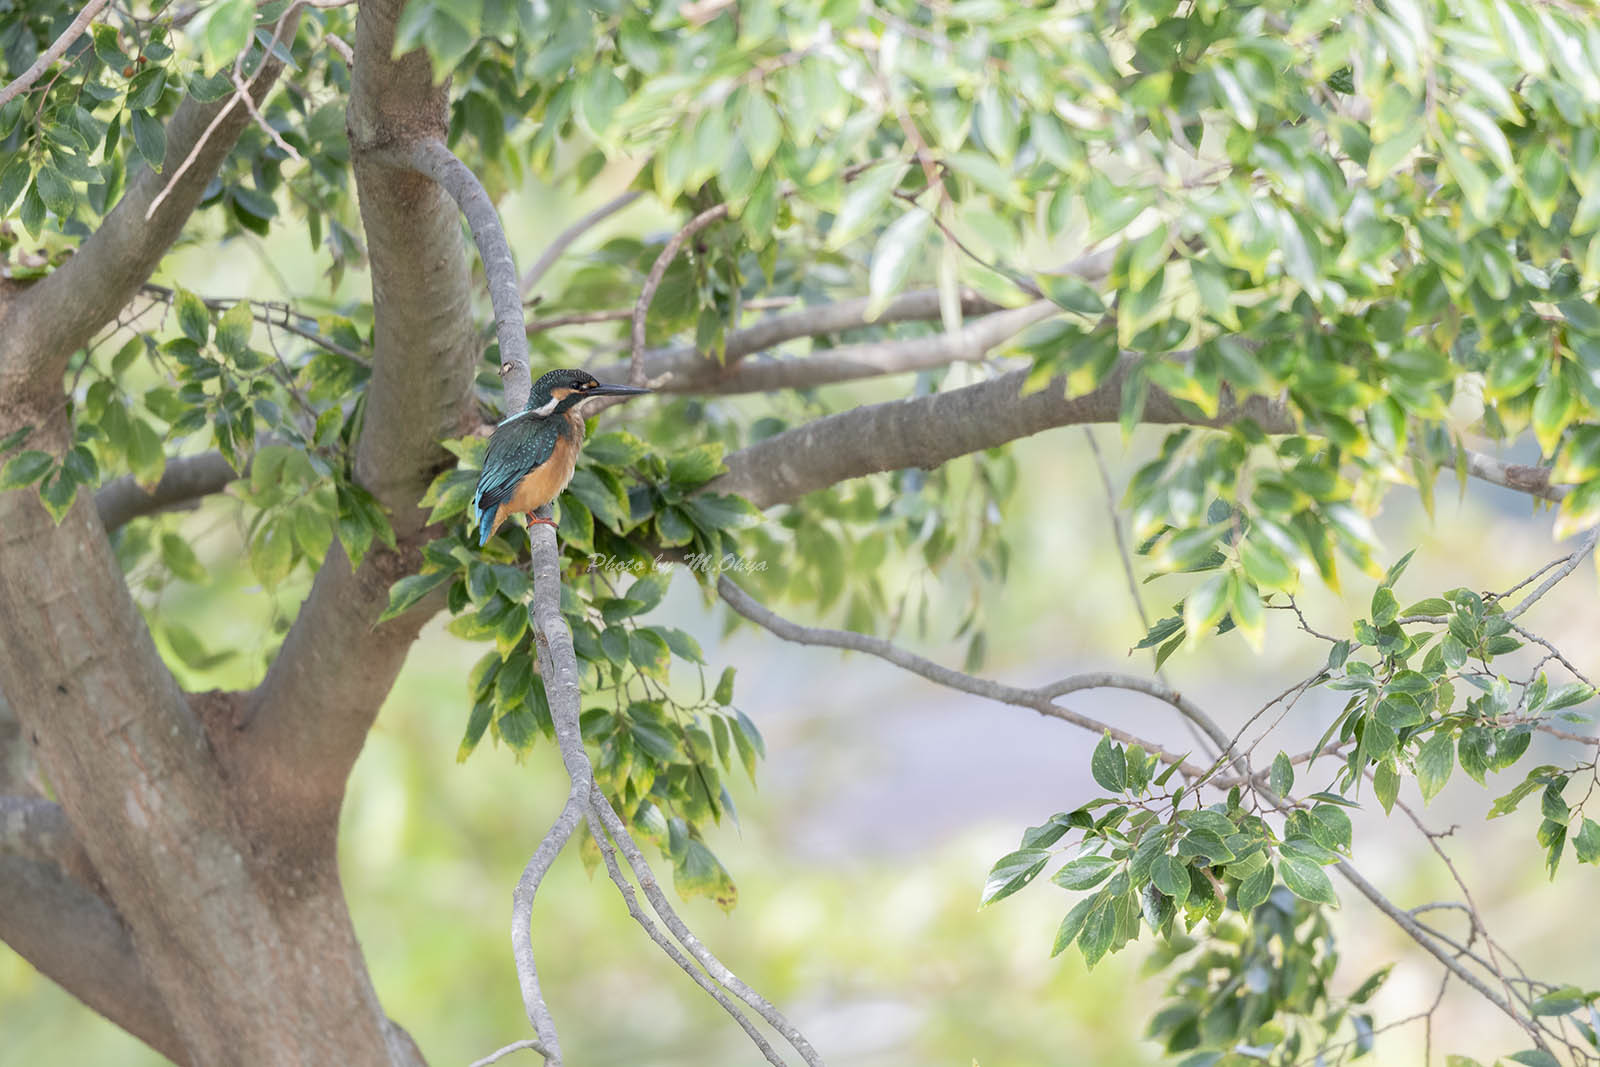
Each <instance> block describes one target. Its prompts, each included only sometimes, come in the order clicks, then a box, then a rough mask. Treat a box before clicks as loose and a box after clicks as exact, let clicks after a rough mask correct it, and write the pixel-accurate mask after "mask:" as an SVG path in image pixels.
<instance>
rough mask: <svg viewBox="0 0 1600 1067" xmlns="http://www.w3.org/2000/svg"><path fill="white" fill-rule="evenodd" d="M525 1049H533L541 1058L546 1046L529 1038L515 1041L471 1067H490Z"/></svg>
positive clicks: (473, 1063)
mask: <svg viewBox="0 0 1600 1067" xmlns="http://www.w3.org/2000/svg"><path fill="white" fill-rule="evenodd" d="M525 1048H531V1049H533V1051H535V1052H537V1053H538V1054H539V1055H541V1056H544V1055H545V1051H544V1046H543V1045H541V1044H540V1043H539V1042H538V1040H537V1039H535V1038H531V1037H529V1038H524V1039H523V1040H521V1041H513V1042H511V1044H509V1045H507V1046H506V1047H505V1048H498V1049H495V1050H494V1051H493V1052H491V1053H489V1054H488V1055H487V1056H485V1057H484V1058H483V1059H481V1060H473V1061H472V1064H471V1067H489V1064H491V1063H494V1062H496V1061H498V1060H499V1059H501V1058H502V1057H504V1056H509V1055H511V1053H513V1052H520V1051H522V1050H523V1049H525ZM548 1059H549V1057H546V1060H547V1061H548Z"/></svg>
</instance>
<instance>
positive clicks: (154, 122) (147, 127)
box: [128, 111, 167, 173]
mask: <svg viewBox="0 0 1600 1067" xmlns="http://www.w3.org/2000/svg"><path fill="white" fill-rule="evenodd" d="M128 125H129V126H130V127H131V128H132V130H133V144H134V147H135V148H137V149H138V150H139V155H141V156H143V157H144V161H145V163H147V164H148V165H149V167H150V169H151V170H153V171H156V172H157V173H160V171H161V166H162V163H163V161H165V159H166V158H167V128H166V127H165V126H163V125H162V124H161V120H160V119H158V118H156V117H155V116H154V115H152V114H150V112H148V111H134V112H131V113H130V114H129V116H128Z"/></svg>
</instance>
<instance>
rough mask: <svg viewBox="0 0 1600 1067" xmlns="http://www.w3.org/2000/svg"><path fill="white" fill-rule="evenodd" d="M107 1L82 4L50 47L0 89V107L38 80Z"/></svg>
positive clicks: (81, 32) (80, 35) (81, 33)
mask: <svg viewBox="0 0 1600 1067" xmlns="http://www.w3.org/2000/svg"><path fill="white" fill-rule="evenodd" d="M109 2H110V0H89V3H87V4H84V5H83V10H82V11H79V12H78V14H77V17H76V18H74V19H73V20H72V21H71V22H69V23H68V24H67V28H66V29H64V30H62V31H61V33H60V35H59V36H57V37H56V39H55V40H54V41H51V42H50V47H49V48H46V49H45V50H44V51H43V52H41V53H40V54H39V58H38V59H36V60H34V61H33V64H32V65H31V66H30V67H28V69H27V70H25V71H23V72H22V73H21V74H19V75H17V77H16V78H14V79H13V80H12V81H11V82H10V83H9V84H8V85H6V87H5V88H3V89H0V107H5V106H6V105H7V104H9V103H10V102H11V100H12V98H13V97H15V96H18V95H19V94H21V93H25V92H27V91H28V88H29V86H31V85H33V83H34V82H36V81H38V80H39V77H40V75H42V74H43V73H44V72H45V71H47V70H49V69H50V65H51V64H52V63H54V62H55V61H56V60H58V59H60V58H61V56H62V55H63V54H64V53H65V52H66V50H67V49H69V48H71V47H72V46H73V44H74V43H75V42H76V41H77V40H78V38H79V37H82V36H83V32H84V31H85V30H87V29H88V28H89V24H90V23H91V22H93V21H94V20H95V17H96V16H98V15H99V14H100V11H101V9H103V8H104V7H105V6H106V4H107V3H109Z"/></svg>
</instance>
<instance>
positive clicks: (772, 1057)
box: [589, 785, 821, 1067]
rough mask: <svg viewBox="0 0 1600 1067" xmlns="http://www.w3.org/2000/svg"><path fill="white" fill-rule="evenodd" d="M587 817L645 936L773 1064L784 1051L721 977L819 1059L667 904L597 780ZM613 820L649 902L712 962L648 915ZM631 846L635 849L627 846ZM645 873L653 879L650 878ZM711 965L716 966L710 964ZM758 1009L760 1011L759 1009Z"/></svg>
mask: <svg viewBox="0 0 1600 1067" xmlns="http://www.w3.org/2000/svg"><path fill="white" fill-rule="evenodd" d="M589 819H590V823H589V832H590V834H592V835H593V837H594V840H595V843H596V844H597V845H599V846H600V858H601V859H602V860H603V861H604V863H605V865H606V873H607V874H608V875H610V876H611V882H612V884H613V885H615V886H616V887H617V892H619V893H621V894H622V901H623V903H624V904H625V905H626V906H627V908H628V914H629V915H631V916H633V919H634V921H635V922H637V923H638V924H639V925H640V926H641V927H643V928H644V932H645V934H646V936H648V937H649V938H650V940H652V941H654V942H655V943H656V945H657V946H658V947H659V948H660V949H661V951H662V952H665V953H666V954H667V957H668V958H669V959H670V960H672V962H673V963H675V964H677V965H678V968H679V969H680V970H682V971H683V973H684V974H687V975H688V976H689V977H690V978H691V979H693V980H694V983H695V985H697V986H699V987H700V988H701V989H703V990H705V991H706V993H707V994H709V995H710V997H711V999H712V1000H715V1001H716V1002H717V1003H718V1004H720V1005H721V1006H722V1010H724V1011H726V1012H727V1013H728V1014H729V1015H731V1016H732V1017H733V1020H734V1022H736V1023H738V1024H739V1028H740V1029H741V1030H743V1031H744V1032H745V1034H746V1035H748V1036H749V1038H750V1040H751V1042H752V1043H754V1044H755V1046H756V1048H757V1049H759V1050H760V1051H761V1054H762V1055H763V1056H764V1057H766V1060H767V1062H768V1063H770V1064H772V1065H773V1067H784V1061H783V1057H782V1056H779V1055H778V1052H777V1050H776V1049H774V1048H773V1047H772V1044H771V1042H769V1041H768V1040H767V1039H766V1037H765V1036H763V1034H762V1033H761V1031H760V1030H757V1029H756V1027H755V1024H754V1023H752V1022H751V1021H750V1019H749V1018H748V1017H747V1016H746V1015H745V1013H744V1012H742V1011H740V1010H739V1006H738V1005H737V1004H735V1003H734V1002H733V999H732V998H731V997H729V996H728V994H727V993H724V992H723V991H722V989H721V987H720V986H718V984H717V982H722V983H723V984H724V985H729V986H730V988H731V986H732V985H733V984H737V985H739V986H740V987H742V988H743V989H744V991H745V992H747V993H749V994H750V995H752V996H755V997H756V998H757V999H758V1000H759V1001H760V1003H761V1004H762V1005H764V1006H765V1007H766V1008H767V1010H768V1011H770V1012H772V1013H773V1015H774V1016H775V1017H776V1018H777V1019H778V1020H779V1021H780V1022H781V1023H782V1025H783V1027H784V1028H786V1029H787V1030H788V1031H791V1032H792V1033H793V1034H794V1036H793V1037H792V1038H791V1037H790V1036H789V1033H784V1037H785V1038H787V1039H789V1040H790V1041H791V1042H795V1041H798V1042H799V1044H797V1045H796V1049H797V1050H798V1051H799V1052H800V1054H801V1056H803V1057H805V1059H806V1062H807V1063H811V1064H820V1063H821V1061H820V1060H819V1059H817V1058H816V1052H815V1050H813V1049H812V1048H811V1045H810V1044H809V1043H808V1042H807V1041H806V1039H805V1037H804V1035H802V1034H801V1033H800V1032H799V1031H798V1030H795V1029H794V1028H793V1027H792V1026H790V1025H789V1023H788V1021H787V1020H785V1019H783V1017H782V1016H781V1015H777V1014H776V1013H777V1009H775V1008H773V1007H772V1005H770V1004H768V1003H767V1002H766V1000H765V999H763V998H761V997H760V996H759V994H756V993H755V991H754V990H752V989H750V987H749V986H746V985H744V983H743V982H740V981H739V979H738V978H737V977H736V976H735V975H734V973H733V972H732V971H730V970H728V969H727V968H726V967H724V966H722V964H721V963H720V962H719V961H717V959H716V958H715V957H714V956H712V955H711V954H710V953H709V952H707V951H706V950H705V948H704V946H702V945H701V944H700V942H699V941H698V939H696V938H695V937H694V935H693V934H692V933H689V932H688V927H687V926H683V924H682V922H681V920H679V919H678V917H677V915H676V913H674V912H673V911H672V908H671V905H669V904H667V902H666V896H665V894H662V893H661V892H660V888H659V886H657V885H656V884H655V876H654V874H653V873H652V872H651V871H650V867H649V864H647V863H646V862H645V860H644V856H643V854H641V853H640V852H639V851H638V848H637V847H636V846H634V845H633V841H632V839H631V838H629V837H628V835H627V828H626V827H624V826H623V824H622V818H621V816H619V815H618V814H617V812H616V809H614V808H613V807H612V806H611V802H610V801H608V800H607V799H606V798H605V794H604V793H602V792H601V791H600V787H599V786H597V785H595V786H591V789H590V794H589ZM613 826H614V827H617V828H618V832H619V833H620V834H621V835H622V836H621V837H619V838H618V839H617V840H618V842H619V844H620V845H621V847H622V848H623V851H624V852H625V853H626V854H627V855H628V858H629V865H630V866H632V867H633V869H634V871H635V877H637V878H638V879H639V883H640V885H641V886H645V894H646V896H649V897H650V903H651V906H652V907H653V908H655V910H656V913H657V914H663V911H662V909H663V908H665V909H666V911H665V914H666V915H670V916H671V919H670V920H669V921H668V924H667V925H668V926H669V927H672V926H673V925H674V923H676V925H677V926H680V927H682V929H683V931H684V934H683V935H680V940H682V937H683V936H685V935H686V936H687V937H688V938H689V940H690V941H691V942H693V944H694V946H695V947H696V948H698V949H699V951H700V953H702V954H704V956H705V957H706V959H708V960H709V961H710V963H709V964H706V962H705V961H704V960H702V966H705V967H706V970H702V969H701V968H700V967H696V966H695V965H694V962H693V961H691V960H690V959H689V957H688V956H685V955H684V954H683V950H682V949H680V948H679V947H678V946H677V945H676V944H675V943H673V941H672V939H671V938H669V937H667V935H666V934H663V933H662V932H661V930H660V928H659V927H657V926H656V924H655V922H654V921H653V920H652V919H651V918H650V915H649V913H648V912H646V911H645V910H644V908H643V907H641V906H640V904H639V898H638V896H637V895H635V893H634V891H633V886H632V885H631V884H629V882H628V879H627V877H626V876H625V875H624V874H623V873H622V868H621V866H619V865H618V863H617V855H616V849H615V848H614V847H613V846H612V843H611V839H610V838H609V837H607V835H606V828H607V827H613ZM630 847H631V851H629V849H630ZM635 858H637V863H635V862H634V860H635ZM646 879H649V881H648V883H647V882H646ZM652 889H654V890H655V896H650V894H651V890H652ZM657 897H659V898H660V902H659V903H657ZM713 967H714V968H715V969H712V968H713ZM707 971H710V973H709V974H708V973H707ZM713 976H716V977H715V980H713ZM757 1010H758V1011H759V1010H760V1009H757ZM768 1021H769V1022H771V1021H772V1019H771V1018H769V1019H768ZM775 1025H776V1024H775ZM808 1054H809V1055H808Z"/></svg>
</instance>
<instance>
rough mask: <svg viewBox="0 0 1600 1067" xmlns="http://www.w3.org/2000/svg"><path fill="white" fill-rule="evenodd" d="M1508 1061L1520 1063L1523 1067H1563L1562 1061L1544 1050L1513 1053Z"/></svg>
mask: <svg viewBox="0 0 1600 1067" xmlns="http://www.w3.org/2000/svg"><path fill="white" fill-rule="evenodd" d="M1507 1058H1508V1059H1510V1060H1511V1062H1513V1063H1520V1064H1522V1065H1523V1067H1561V1061H1560V1060H1558V1059H1556V1058H1555V1057H1554V1056H1552V1055H1551V1054H1550V1053H1548V1052H1546V1051H1545V1050H1544V1049H1542V1048H1530V1049H1527V1050H1526V1051H1523V1052H1513V1053H1512V1054H1511V1055H1510V1056H1509V1057H1507Z"/></svg>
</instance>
